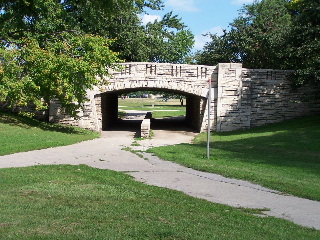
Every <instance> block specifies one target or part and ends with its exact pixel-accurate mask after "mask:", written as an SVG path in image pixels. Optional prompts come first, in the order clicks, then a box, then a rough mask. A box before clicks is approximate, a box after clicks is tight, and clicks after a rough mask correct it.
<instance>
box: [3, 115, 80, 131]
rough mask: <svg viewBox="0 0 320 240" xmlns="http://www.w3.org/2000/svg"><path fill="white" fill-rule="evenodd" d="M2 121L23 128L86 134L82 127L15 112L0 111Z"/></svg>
mask: <svg viewBox="0 0 320 240" xmlns="http://www.w3.org/2000/svg"><path fill="white" fill-rule="evenodd" d="M0 123H4V124H9V125H12V126H18V127H21V128H32V127H37V128H40V129H42V130H44V131H53V132H61V133H69V134H79V135H81V134H84V131H83V130H82V129H76V128H74V127H71V126H62V125H58V124H51V123H47V122H40V121H38V120H35V119H33V118H30V117H24V116H20V115H18V114H14V113H7V112H1V111H0Z"/></svg>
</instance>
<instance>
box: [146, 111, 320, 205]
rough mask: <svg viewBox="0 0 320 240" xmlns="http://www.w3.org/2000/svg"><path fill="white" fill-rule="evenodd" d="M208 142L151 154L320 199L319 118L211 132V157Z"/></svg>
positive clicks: (197, 141) (203, 136) (198, 141)
mask: <svg viewBox="0 0 320 240" xmlns="http://www.w3.org/2000/svg"><path fill="white" fill-rule="evenodd" d="M206 139H207V135H206V134H200V135H199V136H198V137H197V138H196V139H195V141H194V144H180V145H175V146H165V147H159V148H153V149H151V150H149V151H150V152H153V153H156V155H158V156H159V157H161V158H163V159H167V160H170V161H174V162H177V163H180V164H183V165H185V166H187V167H191V168H194V169H198V170H201V171H207V172H213V173H218V174H222V175H224V176H226V177H232V178H238V179H243V180H249V181H251V182H254V183H258V184H261V185H264V186H266V187H269V188H273V189H276V190H280V191H283V192H286V193H290V194H294V195H297V196H301V197H305V198H309V199H314V200H318V201H320V140H319V139H320V116H315V117H307V118H301V119H296V120H291V121H287V122H283V123H280V124H274V125H270V126H265V127H260V128H255V129H251V130H246V131H236V132H228V133H212V136H211V143H210V145H211V149H210V153H211V154H210V159H207V156H206V147H207V142H206Z"/></svg>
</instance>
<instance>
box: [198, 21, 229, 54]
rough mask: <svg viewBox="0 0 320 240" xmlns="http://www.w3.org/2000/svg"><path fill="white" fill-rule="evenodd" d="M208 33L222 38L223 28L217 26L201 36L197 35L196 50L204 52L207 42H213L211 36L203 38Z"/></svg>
mask: <svg viewBox="0 0 320 240" xmlns="http://www.w3.org/2000/svg"><path fill="white" fill-rule="evenodd" d="M206 33H212V34H214V33H216V34H217V35H218V36H221V35H222V34H223V28H222V27H220V26H217V27H213V28H211V29H209V30H206V31H203V32H202V33H201V34H199V35H196V36H195V37H194V41H195V43H194V47H193V48H194V50H202V49H203V47H204V45H205V44H206V43H207V42H210V41H211V38H210V37H209V36H203V34H206Z"/></svg>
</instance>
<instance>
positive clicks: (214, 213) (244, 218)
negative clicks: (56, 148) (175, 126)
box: [0, 165, 320, 240]
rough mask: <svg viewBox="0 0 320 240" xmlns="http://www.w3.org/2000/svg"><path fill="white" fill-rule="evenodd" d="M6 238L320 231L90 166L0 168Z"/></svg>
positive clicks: (258, 235)
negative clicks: (260, 215)
mask: <svg viewBox="0 0 320 240" xmlns="http://www.w3.org/2000/svg"><path fill="white" fill-rule="evenodd" d="M0 176H1V184H0V192H1V194H0V202H1V204H0V212H1V214H0V236H1V238H2V239H7V240H9V239H20V240H23V239H28V240H30V239H31V240H32V239H42V240H44V239H121V240H125V239H139V240H141V239H181V240H182V239H183V240H185V239H192V240H194V239H195V240H196V239H205V240H207V239H213V240H214V239H219V240H221V239H235V240H237V239H266V240H269V239H273V240H276V239H279V240H285V239H288V240H291V239H312V240H313V239H320V231H316V230H313V229H308V228H303V227H301V226H298V225H295V224H293V223H291V222H289V221H286V220H283V219H277V218H274V217H265V218H262V217H258V216H254V215H253V214H255V213H259V210H250V209H236V208H232V207H228V206H225V205H220V204H214V203H210V202H208V201H205V200H201V199H196V198H193V197H190V196H187V195H185V194H183V193H181V192H178V191H173V190H169V189H164V188H159V187H153V186H148V185H145V184H142V183H140V182H136V181H133V180H132V178H131V177H130V176H128V175H125V174H123V173H117V172H113V171H109V170H101V169H94V168H91V167H88V166H84V165H79V166H69V165H60V166H57V165H52V166H35V167H26V168H10V169H0Z"/></svg>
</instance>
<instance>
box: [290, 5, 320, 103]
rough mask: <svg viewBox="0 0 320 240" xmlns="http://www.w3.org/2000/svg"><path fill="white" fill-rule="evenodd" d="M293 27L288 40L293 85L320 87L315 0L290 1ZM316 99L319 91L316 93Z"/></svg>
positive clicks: (319, 30) (318, 18)
mask: <svg viewBox="0 0 320 240" xmlns="http://www.w3.org/2000/svg"><path fill="white" fill-rule="evenodd" d="M289 9H290V10H291V14H292V16H293V23H294V27H293V29H292V33H291V35H290V38H289V40H288V42H289V44H288V45H289V46H290V57H291V58H292V63H293V64H292V68H294V69H295V70H296V73H295V78H294V79H295V84H296V85H298V86H301V85H304V84H311V85H313V86H315V87H317V88H318V89H319V87H320V67H319V66H320V56H319V54H318V53H319V51H320V42H319V38H320V14H319V13H320V5H319V1H317V0H308V1H306V0H299V1H291V3H290V4H289ZM317 94H318V98H319V97H320V91H319V90H318V92H317Z"/></svg>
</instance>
